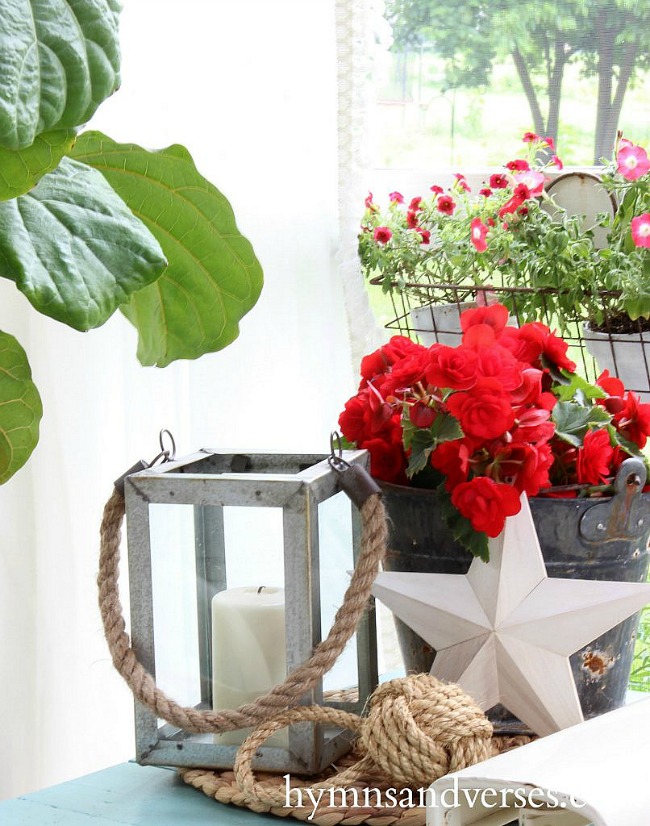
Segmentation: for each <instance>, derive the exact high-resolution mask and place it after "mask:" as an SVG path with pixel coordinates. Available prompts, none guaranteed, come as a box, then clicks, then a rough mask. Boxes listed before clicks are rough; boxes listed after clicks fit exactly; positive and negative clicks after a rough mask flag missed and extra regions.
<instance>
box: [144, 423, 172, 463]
mask: <svg viewBox="0 0 650 826" xmlns="http://www.w3.org/2000/svg"><path fill="white" fill-rule="evenodd" d="M165 436H167V438H168V439H169V441H170V442H171V446H170V447H169V448H166V447H165ZM158 444H159V445H160V453H158V454H157V455H156V456H154V458H153V459H152V460H151V461H150V462H149V463H147V467H153V466H154V465H157V464H159V463H160V464H161V465H164V464H165V462H173V461H174V459H175V458H176V442H175V441H174V437H173V436H172V434H171V431H169V430H167V428H163V429H162V430H161V431H160V433H159V434H158Z"/></svg>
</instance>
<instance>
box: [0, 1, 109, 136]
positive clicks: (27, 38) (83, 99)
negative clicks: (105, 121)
mask: <svg viewBox="0 0 650 826" xmlns="http://www.w3.org/2000/svg"><path fill="white" fill-rule="evenodd" d="M119 10H120V4H119V2H118V0H0V20H1V21H2V25H1V26H0V66H2V72H0V146H5V147H7V148H9V149H22V148H24V147H27V146H31V144H32V143H33V142H34V140H35V138H36V136H37V135H39V134H40V133H41V132H46V131H50V130H52V129H61V128H70V127H73V126H79V125H80V124H83V123H86V121H88V120H89V119H90V117H91V116H92V115H93V113H94V112H95V110H96V109H97V107H98V106H99V104H100V103H101V102H102V101H103V100H104V99H105V98H107V97H108V96H109V95H111V94H112V93H113V92H114V91H115V90H116V89H117V88H118V86H119V83H120V76H119V71H120V50H119V36H118V18H119Z"/></svg>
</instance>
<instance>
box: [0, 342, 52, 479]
mask: <svg viewBox="0 0 650 826" xmlns="http://www.w3.org/2000/svg"><path fill="white" fill-rule="evenodd" d="M42 413H43V408H42V405H41V398H40V396H39V395H38V390H37V389H36V386H35V385H34V382H33V381H32V374H31V370H30V368H29V362H28V361H27V356H26V355H25V351H24V350H23V348H22V347H21V346H20V344H19V343H18V342H17V341H16V339H15V338H14V337H13V336H10V335H9V334H8V333H3V332H2V331H0V485H1V484H3V483H4V482H6V481H7V479H9V478H10V477H11V476H13V475H14V473H15V472H16V471H17V470H19V469H20V468H21V467H22V466H23V465H24V464H25V462H26V461H27V459H28V458H29V457H30V455H31V453H32V451H33V450H34V448H35V447H36V445H37V443H38V428H39V424H40V421H41V416H42Z"/></svg>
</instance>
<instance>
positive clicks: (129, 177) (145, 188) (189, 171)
mask: <svg viewBox="0 0 650 826" xmlns="http://www.w3.org/2000/svg"><path fill="white" fill-rule="evenodd" d="M72 155H73V157H75V158H77V159H78V160H81V161H83V162H84V163H87V164H89V165H90V166H93V167H95V168H96V169H98V170H100V171H101V172H102V174H103V175H104V176H105V177H106V180H107V181H108V182H109V184H110V185H111V186H112V187H113V189H114V190H115V191H116V192H117V193H118V194H119V195H120V197H121V198H123V199H124V201H125V202H126V203H127V204H128V205H129V207H130V208H131V209H132V210H133V213H134V214H135V215H137V216H138V218H140V219H141V220H142V221H143V222H144V223H145V224H146V226H147V227H148V228H149V229H150V230H151V232H152V234H153V235H154V236H155V237H156V238H157V239H158V241H159V242H160V246H161V247H162V250H163V252H164V253H165V256H166V257H167V260H168V262H169V266H168V268H167V269H166V270H165V272H164V273H163V275H162V276H161V277H160V278H159V279H158V281H157V282H156V283H155V285H152V286H151V287H147V288H145V289H143V290H139V291H138V292H137V293H134V294H133V295H132V296H131V298H130V300H129V303H128V304H127V305H126V306H125V307H123V308H121V309H122V311H123V312H124V314H125V315H126V317H127V318H128V319H129V320H130V321H131V322H132V324H133V325H134V326H135V327H136V328H137V330H138V333H139V342H138V358H139V359H140V362H141V363H142V364H145V365H154V364H155V365H157V366H158V367H164V366H165V365H167V364H169V363H170V362H172V361H174V360H175V359H181V358H183V359H194V358H198V357H199V356H201V355H203V354H204V353H210V352H214V351H216V350H220V349H222V348H223V347H225V346H226V345H227V344H229V343H230V342H231V341H233V340H234V339H235V338H236V337H237V335H238V334H239V320H240V319H241V318H242V316H243V315H245V314H246V313H247V312H248V311H249V310H250V309H251V308H252V307H253V306H254V305H255V303H256V301H257V299H258V297H259V294H260V291H261V289H262V270H261V267H260V265H259V262H258V260H257V258H256V257H255V253H254V252H253V248H252V246H251V244H250V243H249V241H247V240H246V238H244V237H243V236H242V235H241V234H240V233H239V231H238V229H237V225H236V223H235V217H234V214H233V211H232V208H231V206H230V204H229V203H228V201H227V200H226V198H225V197H224V196H223V195H222V194H221V192H219V190H218V189H217V188H216V187H214V186H213V185H212V184H211V183H209V182H208V181H207V180H206V179H205V178H203V177H202V176H201V175H200V174H199V172H198V171H197V169H196V167H195V165H194V162H193V160H192V158H191V156H190V154H189V152H188V151H187V150H186V149H185V148H184V147H182V146H170V147H167V148H166V149H161V150H159V151H157V152H150V151H148V150H146V149H143V148H142V147H140V146H136V145H134V144H118V143H115V141H113V140H111V138H109V137H107V136H106V135H103V134H101V133H100V132H86V133H84V134H82V135H80V136H79V138H78V139H77V143H76V144H75V147H74V149H73V152H72Z"/></svg>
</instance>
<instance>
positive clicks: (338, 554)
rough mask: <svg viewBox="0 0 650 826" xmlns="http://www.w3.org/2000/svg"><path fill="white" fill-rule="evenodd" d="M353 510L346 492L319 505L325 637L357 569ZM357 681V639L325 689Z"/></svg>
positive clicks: (329, 676) (349, 685) (327, 677)
mask: <svg viewBox="0 0 650 826" xmlns="http://www.w3.org/2000/svg"><path fill="white" fill-rule="evenodd" d="M350 508H351V503H350V500H349V499H348V497H347V496H346V495H345V494H344V493H337V494H336V495H335V496H332V497H330V498H329V499H326V500H325V501H324V502H321V503H320V505H319V506H318V515H319V520H318V536H319V547H320V592H321V625H322V630H323V635H325V634H327V632H328V630H329V629H330V628H331V627H332V623H333V621H334V615H335V614H336V611H337V608H338V607H339V606H340V605H341V604H342V602H343V595H344V593H345V590H346V588H347V587H348V584H349V582H350V572H351V571H352V569H353V568H354V556H353V546H352V521H351V518H350ZM357 682H358V667H357V639H356V636H353V637H352V639H351V640H350V641H349V643H348V644H347V645H346V647H345V650H344V651H343V653H342V654H341V656H340V657H339V659H338V660H337V662H336V663H335V664H334V667H333V668H332V669H331V671H329V672H328V673H327V674H326V675H325V677H324V678H323V690H324V691H325V692H328V691H337V690H339V689H348V688H354V687H356V685H357Z"/></svg>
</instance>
